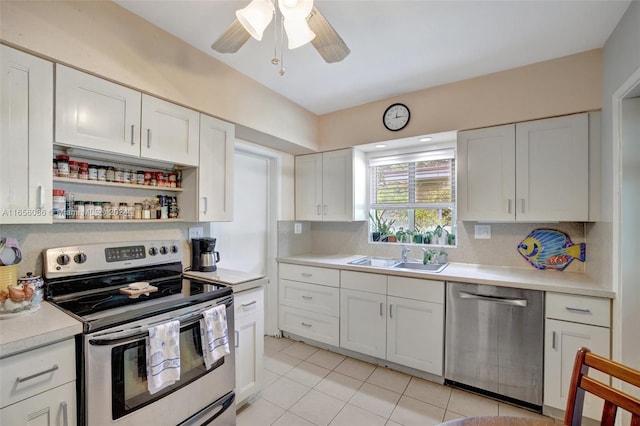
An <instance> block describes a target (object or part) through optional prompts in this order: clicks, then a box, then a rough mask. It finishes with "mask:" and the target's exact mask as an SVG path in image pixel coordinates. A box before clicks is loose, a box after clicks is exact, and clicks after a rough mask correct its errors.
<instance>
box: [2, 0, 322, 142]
mask: <svg viewBox="0 0 640 426" xmlns="http://www.w3.org/2000/svg"><path fill="white" fill-rule="evenodd" d="M0 31H1V32H0V34H1V38H2V41H3V42H5V43H7V44H11V45H14V46H15V47H18V48H21V49H23V50H28V51H31V52H33V53H36V54H38V55H41V56H45V57H47V58H49V59H52V60H54V61H56V62H60V63H65V64H68V65H71V66H74V67H76V68H79V69H82V70H84V71H87V72H91V73H94V74H97V75H99V76H102V77H106V78H108V79H111V80H114V81H116V82H119V83H121V84H125V85H128V86H131V87H133V88H135V89H138V90H141V91H144V92H148V93H151V94H154V95H156V96H159V97H162V98H165V99H168V100H171V101H173V102H176V103H180V104H183V105H185V106H188V107H190V108H193V109H197V110H199V111H202V112H205V113H208V114H210V115H213V116H216V117H219V118H221V119H224V120H227V121H231V122H234V123H237V124H241V125H243V126H246V127H248V128H251V129H255V130H257V131H259V132H262V133H264V134H267V135H271V136H273V137H275V138H276V142H278V139H281V140H284V141H288V142H291V143H293V144H294V145H299V146H301V147H303V148H306V149H307V150H316V149H317V124H316V123H317V119H316V116H315V115H313V114H312V113H310V112H309V111H307V110H305V109H303V108H302V107H300V106H298V105H296V104H294V103H293V102H291V101H289V100H287V99H285V98H284V97H282V96H280V95H278V94H276V93H275V92H272V91H271V90H270V89H267V88H266V87H265V86H263V85H261V84H259V83H257V82H255V81H254V80H251V79H249V78H248V77H246V76H244V75H243V74H241V73H239V72H237V71H235V70H233V69H231V68H230V67H228V66H226V65H224V64H222V63H221V62H219V61H217V60H215V59H213V58H211V57H210V56H208V55H206V54H204V53H203V52H200V51H199V50H197V49H195V48H193V47H190V46H189V45H187V44H186V43H184V42H183V41H181V40H179V39H177V38H176V37H174V36H172V35H170V34H168V33H166V32H164V31H162V30H160V29H158V28H157V27H155V26H153V25H151V24H150V23H148V22H147V21H145V20H143V19H141V18H139V17H138V16H136V15H134V14H132V13H131V12H129V11H127V10H125V9H123V8H121V7H120V6H118V5H117V4H115V3H112V2H110V1H71V2H67V1H58V0H56V1H7V0H2V1H0ZM284 148H285V149H286V148H288V146H287V147H284ZM294 148H295V147H294Z"/></svg>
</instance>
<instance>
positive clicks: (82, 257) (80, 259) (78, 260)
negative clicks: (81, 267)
mask: <svg viewBox="0 0 640 426" xmlns="http://www.w3.org/2000/svg"><path fill="white" fill-rule="evenodd" d="M73 261H74V262H76V263H84V262H86V261H87V255H86V254H84V253H78V254H76V255H75V256H73Z"/></svg>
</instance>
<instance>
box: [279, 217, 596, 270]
mask: <svg viewBox="0 0 640 426" xmlns="http://www.w3.org/2000/svg"><path fill="white" fill-rule="evenodd" d="M293 223H294V222H281V223H280V229H281V230H286V231H287V232H280V233H279V238H280V239H281V240H289V239H290V238H291V235H292V232H291V233H289V232H288V231H289V228H290V227H291V229H292V227H293ZM302 223H303V224H304V223H308V224H310V230H311V232H310V235H308V243H307V244H310V251H309V250H307V251H306V252H311V253H318V254H362V255H369V256H385V257H398V256H400V244H398V243H370V242H369V239H368V227H367V222H346V223H345V222H302ZM283 224H287V225H283ZM475 224H476V222H458V228H457V235H456V239H457V242H456V243H457V245H456V247H445V249H446V251H447V253H448V255H449V261H450V262H462V263H473V264H482V265H494V266H511V267H522V268H532V267H531V266H530V265H529V264H528V263H527V261H526V260H525V259H524V258H523V257H522V256H521V255H520V254H519V253H518V251H517V249H516V247H517V246H518V244H519V243H520V242H521V241H522V240H523V239H524V238H525V237H526V236H527V235H528V234H529V233H530V232H531V231H532V230H534V229H536V228H552V229H557V230H559V231H563V232H566V233H567V234H569V236H570V237H571V241H572V242H573V243H574V244H578V243H582V242H586V231H585V224H583V223H551V224H550V223H543V224H536V223H528V224H515V223H493V224H491V239H489V240H476V239H475V238H474V226H475ZM296 237H298V238H304V237H305V234H304V232H303V234H302V235H298V236H296ZM279 244H280V245H281V246H283V245H286V244H287V243H286V242H283V241H280V242H279ZM408 247H409V248H410V249H411V252H410V253H409V257H410V258H415V259H422V250H421V249H420V248H421V246H420V245H408ZM293 254H302V253H300V252H297V253H290V254H289V255H293ZM281 255H288V254H281ZM588 260H589V244H587V261H588ZM585 270H586V266H585V264H584V263H581V262H579V261H577V260H574V261H573V262H572V263H571V264H570V265H569V266H568V267H567V268H566V269H565V271H573V272H585Z"/></svg>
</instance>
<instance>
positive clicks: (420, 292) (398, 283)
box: [387, 276, 444, 304]
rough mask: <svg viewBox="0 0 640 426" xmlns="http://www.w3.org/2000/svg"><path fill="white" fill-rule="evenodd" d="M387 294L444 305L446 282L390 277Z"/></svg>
mask: <svg viewBox="0 0 640 426" xmlns="http://www.w3.org/2000/svg"><path fill="white" fill-rule="evenodd" d="M387 294H388V295H389V296H397V297H404V298H407V299H415V300H424V301H425V302H433V303H442V304H444V281H435V280H423V279H419V278H404V277H394V276H389V282H388V286H387Z"/></svg>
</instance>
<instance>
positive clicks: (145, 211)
mask: <svg viewBox="0 0 640 426" xmlns="http://www.w3.org/2000/svg"><path fill="white" fill-rule="evenodd" d="M142 218H143V219H151V202H150V201H149V200H146V199H145V200H144V201H143V202H142Z"/></svg>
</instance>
